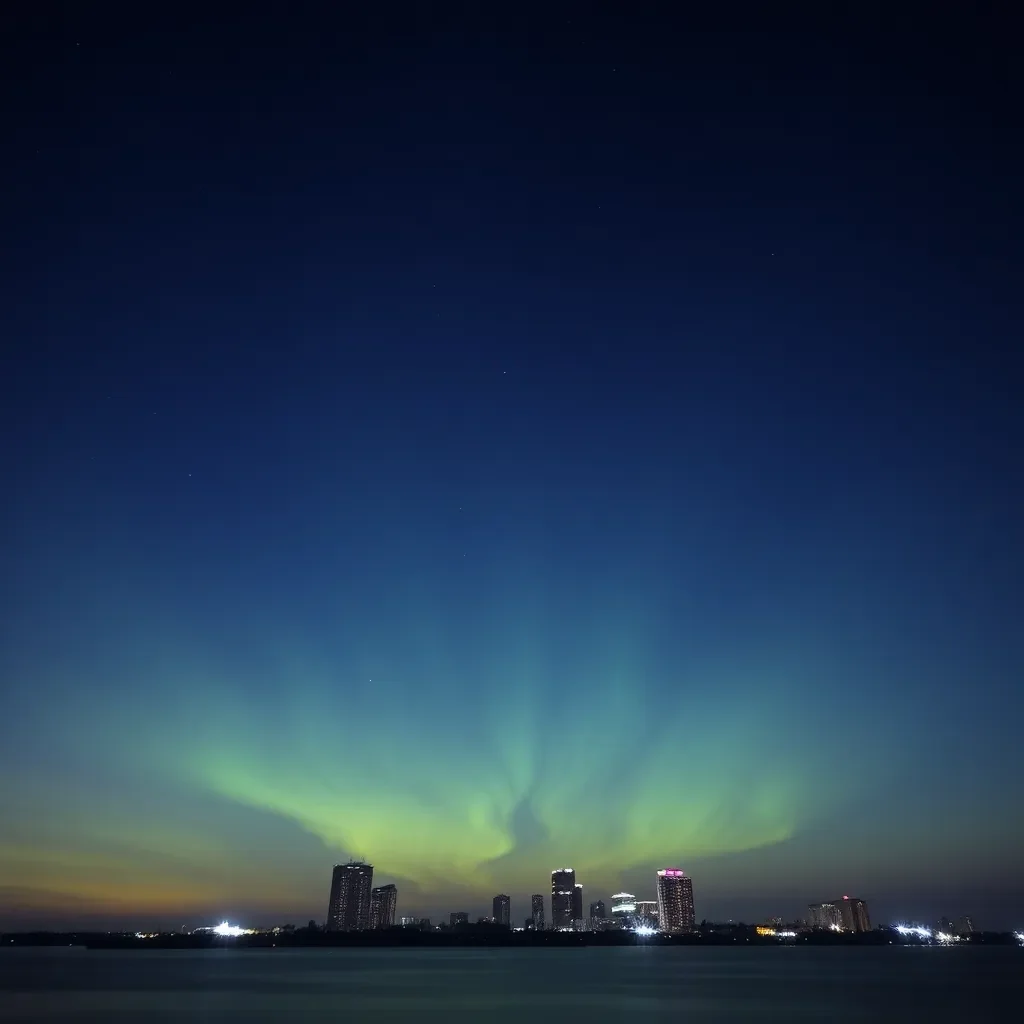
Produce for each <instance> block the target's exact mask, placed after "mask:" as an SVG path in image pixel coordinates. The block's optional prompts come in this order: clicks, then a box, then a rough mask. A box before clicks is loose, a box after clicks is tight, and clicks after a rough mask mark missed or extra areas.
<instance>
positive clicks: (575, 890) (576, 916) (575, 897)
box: [572, 882, 583, 928]
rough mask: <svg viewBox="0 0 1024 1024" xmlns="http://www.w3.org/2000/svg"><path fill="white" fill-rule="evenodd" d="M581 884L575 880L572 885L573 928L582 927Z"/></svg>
mask: <svg viewBox="0 0 1024 1024" xmlns="http://www.w3.org/2000/svg"><path fill="white" fill-rule="evenodd" d="M582 922H583V886H582V885H581V884H580V883H579V882H577V883H576V884H575V885H574V886H573V887H572V925H573V927H574V928H582V927H583V923H582Z"/></svg>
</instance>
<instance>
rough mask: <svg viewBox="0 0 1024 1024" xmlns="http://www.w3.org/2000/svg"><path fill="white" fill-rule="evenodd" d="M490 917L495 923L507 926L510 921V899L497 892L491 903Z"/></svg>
mask: <svg viewBox="0 0 1024 1024" xmlns="http://www.w3.org/2000/svg"><path fill="white" fill-rule="evenodd" d="M491 917H493V918H494V923H495V924H500V925H502V926H503V927H505V928H508V926H509V924H510V923H511V921H512V901H511V900H510V899H509V898H508V897H507V896H506V895H505V894H504V893H499V894H498V895H497V896H495V897H494V900H493V901H492V903H491Z"/></svg>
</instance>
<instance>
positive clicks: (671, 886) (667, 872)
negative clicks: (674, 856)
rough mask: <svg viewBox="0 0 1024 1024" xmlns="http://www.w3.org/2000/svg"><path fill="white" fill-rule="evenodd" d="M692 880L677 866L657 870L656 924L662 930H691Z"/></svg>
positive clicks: (692, 920)
mask: <svg viewBox="0 0 1024 1024" xmlns="http://www.w3.org/2000/svg"><path fill="white" fill-rule="evenodd" d="M694 923H695V922H694V913H693V880H692V879H690V878H689V877H688V876H687V875H686V874H685V873H684V872H682V871H680V870H679V868H663V869H662V870H661V871H659V872H658V926H659V927H660V928H661V930H662V931H663V932H691V931H693V926H694Z"/></svg>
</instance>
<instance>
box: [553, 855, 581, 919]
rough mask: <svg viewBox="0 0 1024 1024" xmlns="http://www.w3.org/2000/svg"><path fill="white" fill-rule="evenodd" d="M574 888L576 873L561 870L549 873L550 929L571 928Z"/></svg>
mask: <svg viewBox="0 0 1024 1024" xmlns="http://www.w3.org/2000/svg"><path fill="white" fill-rule="evenodd" d="M575 888H576V872H575V871H573V869H572V868H562V869H561V870H559V871H552V872H551V927H552V928H554V929H555V931H558V930H559V929H560V928H572V903H573V892H574V890H575Z"/></svg>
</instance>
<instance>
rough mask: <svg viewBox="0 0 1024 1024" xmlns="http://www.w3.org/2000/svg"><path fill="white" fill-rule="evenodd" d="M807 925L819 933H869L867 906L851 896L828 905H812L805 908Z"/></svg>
mask: <svg viewBox="0 0 1024 1024" xmlns="http://www.w3.org/2000/svg"><path fill="white" fill-rule="evenodd" d="M807 924H808V925H809V926H810V927H811V928H815V929H819V930H821V931H834V932H869V931H871V918H870V917H868V905H867V904H866V903H865V902H864V901H863V900H859V899H856V898H855V897H853V896H843V897H842V899H838V900H832V901H831V902H830V903H812V904H811V905H810V906H809V907H808V908H807Z"/></svg>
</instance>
